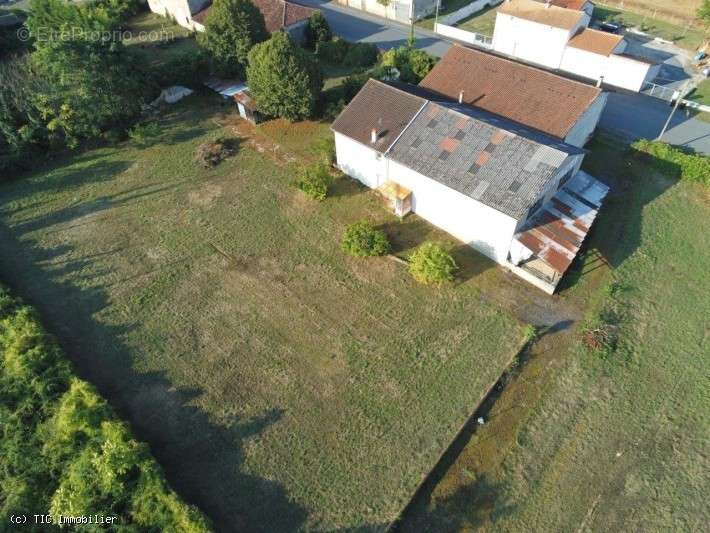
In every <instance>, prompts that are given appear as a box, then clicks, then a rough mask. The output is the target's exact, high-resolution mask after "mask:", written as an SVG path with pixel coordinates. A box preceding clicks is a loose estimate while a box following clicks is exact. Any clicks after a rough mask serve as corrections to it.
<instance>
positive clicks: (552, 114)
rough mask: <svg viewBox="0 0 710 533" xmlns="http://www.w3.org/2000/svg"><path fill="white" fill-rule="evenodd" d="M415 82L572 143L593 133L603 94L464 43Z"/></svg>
mask: <svg viewBox="0 0 710 533" xmlns="http://www.w3.org/2000/svg"><path fill="white" fill-rule="evenodd" d="M419 86H420V87H421V88H422V89H426V90H427V91H430V92H431V93H433V94H435V95H438V96H439V97H444V98H448V99H449V100H452V101H458V100H459V99H460V100H461V102H462V103H464V104H468V105H470V106H474V107H476V108H479V109H482V110H484V111H488V112H490V113H494V114H496V115H499V116H501V117H504V118H507V119H509V120H512V121H515V122H518V123H520V124H522V125H524V126H527V127H529V128H533V129H535V130H538V131H541V132H543V133H546V134H548V135H551V136H553V137H556V138H558V139H560V140H563V141H565V142H566V143H568V144H571V145H573V146H577V147H582V146H584V145H585V144H586V142H587V141H588V140H589V138H590V137H591V136H592V134H593V133H594V130H595V129H596V127H597V124H598V123H599V119H600V118H601V114H602V111H603V110H604V107H605V106H606V101H607V96H608V95H607V93H605V92H603V91H602V90H601V89H599V88H597V87H594V86H591V85H589V84H586V83H581V82H578V81H574V80H570V79H567V78H564V77H562V76H558V75H556V74H553V73H551V72H547V71H545V70H541V69H539V68H535V67H531V66H529V65H525V64H522V63H519V62H516V61H512V60H510V59H506V58H503V57H499V56H496V55H494V54H489V53H486V52H482V51H479V50H472V49H470V48H466V47H463V46H453V47H451V48H450V49H449V51H448V52H447V53H446V55H444V57H442V58H441V61H439V62H438V63H437V64H436V65H435V66H434V68H433V69H432V70H431V72H429V74H428V75H427V76H426V77H425V78H424V79H423V80H422V82H421V83H420V84H419Z"/></svg>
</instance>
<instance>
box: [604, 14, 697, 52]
mask: <svg viewBox="0 0 710 533" xmlns="http://www.w3.org/2000/svg"><path fill="white" fill-rule="evenodd" d="M594 20H596V21H603V22H607V21H614V22H620V23H622V24H623V25H624V26H627V27H629V28H638V29H640V30H641V31H643V32H645V33H648V34H650V35H653V36H654V37H660V38H661V39H665V40H667V41H672V42H673V43H674V44H676V45H677V46H680V47H681V48H685V49H686V50H690V51H695V50H697V49H698V47H699V46H700V45H701V44H703V43H704V42H705V41H706V40H707V39H708V37H710V35H708V32H707V31H703V30H702V29H700V28H697V27H692V26H690V27H687V28H686V27H685V26H678V25H676V24H673V23H671V22H667V21H665V20H661V19H657V18H652V17H649V16H646V15H641V14H638V13H632V12H630V11H623V10H621V9H617V8H613V7H602V6H596V7H595V8H594Z"/></svg>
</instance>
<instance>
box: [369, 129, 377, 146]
mask: <svg viewBox="0 0 710 533" xmlns="http://www.w3.org/2000/svg"><path fill="white" fill-rule="evenodd" d="M376 142H377V130H376V129H375V128H372V131H371V132H370V143H372V144H375V143H376Z"/></svg>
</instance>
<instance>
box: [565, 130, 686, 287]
mask: <svg viewBox="0 0 710 533" xmlns="http://www.w3.org/2000/svg"><path fill="white" fill-rule="evenodd" d="M609 142H611V141H609V140H596V141H595V144H594V145H593V148H594V149H604V144H605V143H609ZM607 149H608V146H607ZM604 153H605V154H606V155H608V156H609V157H604V158H598V157H597V158H593V159H592V160H591V161H590V162H588V163H585V170H586V171H587V172H589V173H590V174H591V175H593V176H595V177H597V178H599V179H601V180H602V181H603V182H605V183H606V184H607V185H609V186H610V187H611V189H610V191H609V194H608V195H607V197H606V199H605V201H604V204H603V205H602V208H601V210H600V212H599V214H598V215H597V220H596V221H595V223H594V226H592V229H591V231H590V232H589V234H588V235H587V238H586V240H585V242H584V244H583V245H582V248H581V250H580V253H579V254H577V257H576V258H575V260H574V261H573V263H572V266H571V267H570V269H569V270H568V271H567V273H566V274H565V276H564V277H563V278H562V281H561V282H560V285H559V286H558V292H560V293H563V292H564V291H566V290H569V289H570V288H571V287H573V286H575V285H576V284H577V283H578V282H579V281H580V280H581V279H582V278H584V277H586V276H589V275H591V274H592V273H594V272H596V271H598V270H599V269H603V268H608V269H615V268H617V267H619V266H620V265H621V264H622V263H623V262H624V261H626V259H628V258H629V257H630V256H631V255H632V254H633V253H634V252H635V251H636V250H637V249H638V247H639V246H640V245H641V235H642V229H643V210H644V208H645V207H646V206H647V205H648V204H650V203H651V202H653V201H654V200H656V199H657V198H658V197H660V196H661V195H663V194H664V193H665V192H666V191H667V190H668V189H670V188H671V187H673V186H674V185H675V184H676V183H677V182H678V180H679V179H680V176H681V168H680V166H679V165H678V164H677V163H674V162H670V161H665V160H663V159H660V158H658V157H655V156H653V155H650V154H647V153H645V152H641V151H639V150H636V149H634V148H629V149H628V150H626V151H621V150H618V149H614V151H610V152H604Z"/></svg>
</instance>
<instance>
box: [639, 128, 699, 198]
mask: <svg viewBox="0 0 710 533" xmlns="http://www.w3.org/2000/svg"><path fill="white" fill-rule="evenodd" d="M631 147H632V148H633V149H634V150H636V151H637V152H640V153H641V154H645V155H646V156H650V158H649V159H650V160H651V164H652V165H653V166H654V167H656V168H657V169H658V170H659V171H660V172H662V173H663V174H665V175H667V176H668V177H671V178H674V179H682V180H686V181H693V182H696V183H701V184H703V185H706V186H710V157H708V156H706V155H702V154H695V153H688V152H685V151H683V150H681V149H679V148H676V147H674V146H672V145H670V144H667V143H664V142H660V141H648V140H646V139H641V140H640V141H636V142H635V143H634V144H632V145H631Z"/></svg>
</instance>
